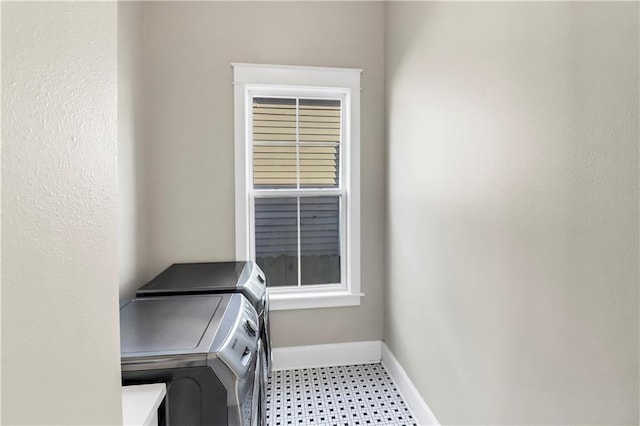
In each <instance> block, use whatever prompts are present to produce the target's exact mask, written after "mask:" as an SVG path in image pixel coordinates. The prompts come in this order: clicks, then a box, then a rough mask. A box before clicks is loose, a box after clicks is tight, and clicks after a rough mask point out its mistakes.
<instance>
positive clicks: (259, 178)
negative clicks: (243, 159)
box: [253, 145, 298, 189]
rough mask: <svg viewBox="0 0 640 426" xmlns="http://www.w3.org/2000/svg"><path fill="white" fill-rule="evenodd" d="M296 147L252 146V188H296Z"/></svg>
mask: <svg viewBox="0 0 640 426" xmlns="http://www.w3.org/2000/svg"><path fill="white" fill-rule="evenodd" d="M296 155H297V154H296V146H295V145H287V146H281V145H279V146H271V145H254V146H253V186H254V187H255V188H261V189H264V188H296V187H297V176H298V169H297V167H298V166H297V160H296Z"/></svg>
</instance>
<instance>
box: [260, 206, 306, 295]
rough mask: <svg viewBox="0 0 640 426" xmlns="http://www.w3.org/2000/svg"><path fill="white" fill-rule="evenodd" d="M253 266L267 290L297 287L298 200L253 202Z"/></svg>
mask: <svg viewBox="0 0 640 426" xmlns="http://www.w3.org/2000/svg"><path fill="white" fill-rule="evenodd" d="M255 244H256V263H258V265H259V266H260V268H262V270H263V271H264V273H265V275H266V276H267V282H268V284H269V286H270V287H274V286H297V285H298V199H297V198H296V197H291V198H256V199H255Z"/></svg>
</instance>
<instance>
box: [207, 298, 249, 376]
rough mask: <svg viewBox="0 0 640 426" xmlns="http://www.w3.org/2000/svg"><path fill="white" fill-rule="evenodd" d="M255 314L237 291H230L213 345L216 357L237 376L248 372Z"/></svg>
mask: <svg viewBox="0 0 640 426" xmlns="http://www.w3.org/2000/svg"><path fill="white" fill-rule="evenodd" d="M258 338H259V335H258V314H257V313H256V311H255V309H254V308H253V306H251V304H250V303H249V302H248V301H247V299H246V298H245V297H244V296H242V295H241V294H234V295H232V299H231V301H230V302H229V305H228V307H227V310H226V312H225V313H224V317H223V320H222V322H221V324H220V328H219V329H218V333H217V336H216V338H215V339H214V343H213V345H214V346H218V347H219V348H220V349H219V350H218V351H217V352H218V358H220V359H221V360H222V361H223V362H224V363H225V364H226V365H227V366H228V367H229V368H230V369H231V371H232V372H233V374H234V375H235V376H236V377H237V378H238V379H240V380H241V379H243V378H244V377H245V376H246V375H247V374H248V372H249V370H250V368H251V365H252V362H253V361H255V359H256V357H257V350H258Z"/></svg>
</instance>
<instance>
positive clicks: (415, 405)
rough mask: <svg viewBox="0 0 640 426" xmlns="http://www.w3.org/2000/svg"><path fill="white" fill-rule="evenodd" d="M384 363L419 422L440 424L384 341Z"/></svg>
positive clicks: (422, 423) (420, 423) (421, 423)
mask: <svg viewBox="0 0 640 426" xmlns="http://www.w3.org/2000/svg"><path fill="white" fill-rule="evenodd" d="M382 365H384V368H385V369H386V370H387V372H388V373H389V375H390V376H391V378H392V379H393V381H394V383H395V384H396V386H397V387H398V391H399V392H400V394H401V395H402V398H403V399H404V401H405V402H406V403H407V406H409V409H410V410H411V412H412V413H413V416H414V417H415V419H416V421H417V423H418V424H419V425H440V423H438V420H437V419H436V416H434V415H433V412H432V411H431V409H430V408H429V406H428V405H427V403H426V402H425V401H424V399H422V397H421V396H420V394H419V393H418V390H417V389H416V387H415V386H414V385H413V383H412V382H411V379H409V376H407V373H406V371H404V368H402V365H400V363H399V362H398V360H397V359H396V357H395V356H394V355H393V353H392V352H391V351H390V350H389V348H388V347H387V345H386V344H385V343H384V342H382Z"/></svg>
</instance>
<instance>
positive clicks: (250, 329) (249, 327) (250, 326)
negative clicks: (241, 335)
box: [244, 320, 256, 337]
mask: <svg viewBox="0 0 640 426" xmlns="http://www.w3.org/2000/svg"><path fill="white" fill-rule="evenodd" d="M244 329H245V330H246V332H247V334H248V335H249V336H251V337H253V336H255V335H256V329H255V328H254V326H253V324H251V321H249V320H246V321H245V322H244Z"/></svg>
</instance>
